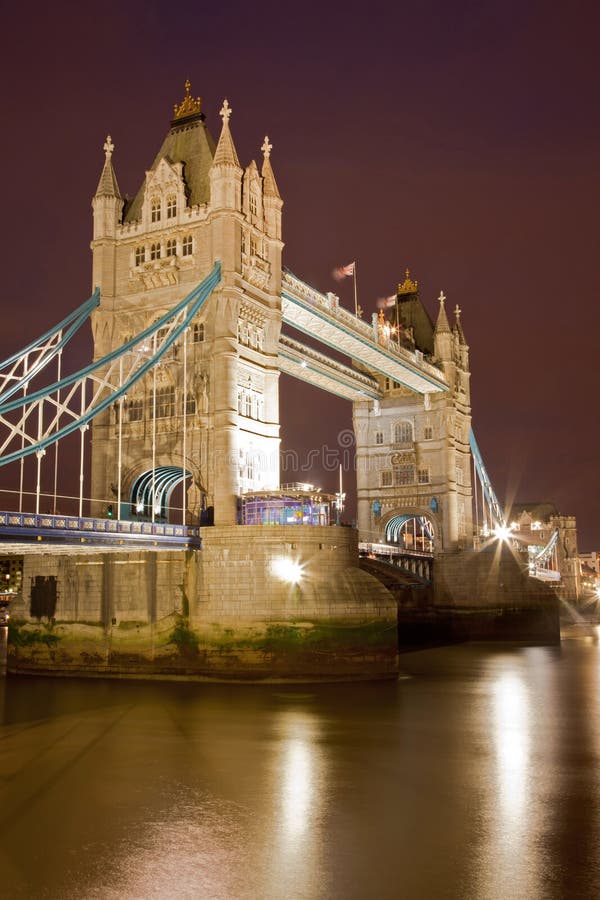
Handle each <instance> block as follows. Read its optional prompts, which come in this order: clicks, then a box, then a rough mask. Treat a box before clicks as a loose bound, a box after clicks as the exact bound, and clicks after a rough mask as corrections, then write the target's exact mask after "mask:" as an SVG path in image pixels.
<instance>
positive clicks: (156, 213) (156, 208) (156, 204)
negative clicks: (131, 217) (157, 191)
mask: <svg viewBox="0 0 600 900" xmlns="http://www.w3.org/2000/svg"><path fill="white" fill-rule="evenodd" d="M160 206H161V204H160V198H159V197H153V198H152V200H151V201H150V220H151V221H152V222H160V212H161V210H160Z"/></svg>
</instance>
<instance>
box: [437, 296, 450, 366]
mask: <svg viewBox="0 0 600 900" xmlns="http://www.w3.org/2000/svg"><path fill="white" fill-rule="evenodd" d="M438 300H439V301H440V311H439V313H438V317H437V321H436V323H435V330H434V332H433V342H434V352H435V355H436V357H437V358H438V359H439V360H440V362H442V363H445V362H450V361H451V359H452V332H451V331H450V323H449V322H448V316H447V315H446V307H445V305H444V304H445V300H446V295H445V294H444V292H443V291H440V296H439V297H438Z"/></svg>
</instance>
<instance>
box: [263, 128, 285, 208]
mask: <svg viewBox="0 0 600 900" xmlns="http://www.w3.org/2000/svg"><path fill="white" fill-rule="evenodd" d="M260 149H261V150H262V152H263V164H262V172H261V175H262V177H263V180H264V181H263V184H264V187H263V191H264V195H265V197H277V199H278V200H281V194H280V193H279V188H278V187H277V182H276V181H275V175H274V174H273V167H272V165H271V150H272V149H273V144H270V143H269V137H268V135H266V134H265V139H264V141H263V145H262V147H261V148H260Z"/></svg>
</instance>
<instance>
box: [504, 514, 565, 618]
mask: <svg viewBox="0 0 600 900" xmlns="http://www.w3.org/2000/svg"><path fill="white" fill-rule="evenodd" d="M510 523H511V525H512V526H513V528H512V538H513V543H514V544H515V545H516V547H517V549H518V550H519V551H521V552H522V553H523V554H527V556H528V558H529V559H530V560H533V559H534V558H535V556H536V554H537V553H539V552H541V551H542V550H543V549H544V547H546V545H547V544H548V542H549V541H550V540H551V538H552V537H553V535H554V534H555V533H557V540H556V543H555V546H554V549H553V554H554V561H553V568H554V569H555V570H556V571H558V572H559V573H560V583H558V585H557V589H558V593H559V596H560V597H561V598H562V599H564V600H568V601H569V602H576V601H577V600H578V599H579V598H580V596H581V568H580V564H579V555H578V552H577V522H576V519H575V516H563V515H561V514H560V513H559V512H558V510H557V508H556V506H554V504H553V503H515V504H513V507H512V510H511V519H510Z"/></svg>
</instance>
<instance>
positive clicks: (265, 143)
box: [260, 134, 273, 159]
mask: <svg viewBox="0 0 600 900" xmlns="http://www.w3.org/2000/svg"><path fill="white" fill-rule="evenodd" d="M260 149H261V150H262V152H263V154H264V157H265V159H268V158H269V157H270V155H271V150H272V149H273V144H270V143H269V135H268V134H265V139H264V141H263V145H262V147H261V148H260Z"/></svg>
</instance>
